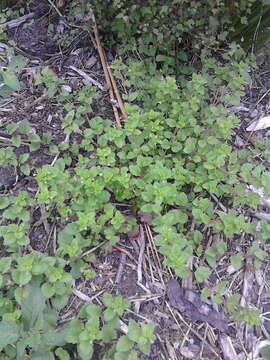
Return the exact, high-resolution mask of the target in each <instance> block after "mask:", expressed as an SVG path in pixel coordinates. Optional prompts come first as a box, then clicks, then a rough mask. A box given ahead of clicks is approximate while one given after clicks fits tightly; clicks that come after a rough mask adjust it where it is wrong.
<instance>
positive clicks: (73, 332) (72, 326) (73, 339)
mask: <svg viewBox="0 0 270 360" xmlns="http://www.w3.org/2000/svg"><path fill="white" fill-rule="evenodd" d="M82 331H83V324H82V323H81V322H80V321H79V320H78V319H74V320H71V321H70V323H69V327H68V333H67V335H66V341H67V342H69V343H71V344H78V343H79V336H80V334H81V332H82Z"/></svg>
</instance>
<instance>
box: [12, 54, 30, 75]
mask: <svg viewBox="0 0 270 360" xmlns="http://www.w3.org/2000/svg"><path fill="white" fill-rule="evenodd" d="M28 62H29V60H28V59H27V58H26V57H24V56H22V55H16V56H13V57H12V58H11V60H10V62H9V64H8V69H9V71H10V72H14V71H15V72H20V71H22V70H23V69H24V67H25V66H26V65H27V63H28Z"/></svg>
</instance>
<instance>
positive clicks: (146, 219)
mask: <svg viewBox="0 0 270 360" xmlns="http://www.w3.org/2000/svg"><path fill="white" fill-rule="evenodd" d="M138 216H139V218H140V220H141V222H142V223H146V224H149V223H150V222H151V221H152V220H153V215H152V214H151V213H147V212H143V211H138Z"/></svg>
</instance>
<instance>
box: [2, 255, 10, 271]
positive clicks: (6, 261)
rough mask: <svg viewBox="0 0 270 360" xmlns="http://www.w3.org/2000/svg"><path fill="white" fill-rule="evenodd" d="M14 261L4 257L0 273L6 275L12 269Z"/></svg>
mask: <svg viewBox="0 0 270 360" xmlns="http://www.w3.org/2000/svg"><path fill="white" fill-rule="evenodd" d="M11 261H12V259H11V258H10V257H3V258H2V259H0V272H1V273H3V274H4V273H6V272H8V270H9V269H10V266H11Z"/></svg>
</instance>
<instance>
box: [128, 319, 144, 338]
mask: <svg viewBox="0 0 270 360" xmlns="http://www.w3.org/2000/svg"><path fill="white" fill-rule="evenodd" d="M140 335H141V328H140V325H138V324H137V323H136V321H134V320H130V321H129V324H128V337H129V338H130V340H132V341H134V342H138V340H139V338H140Z"/></svg>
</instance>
